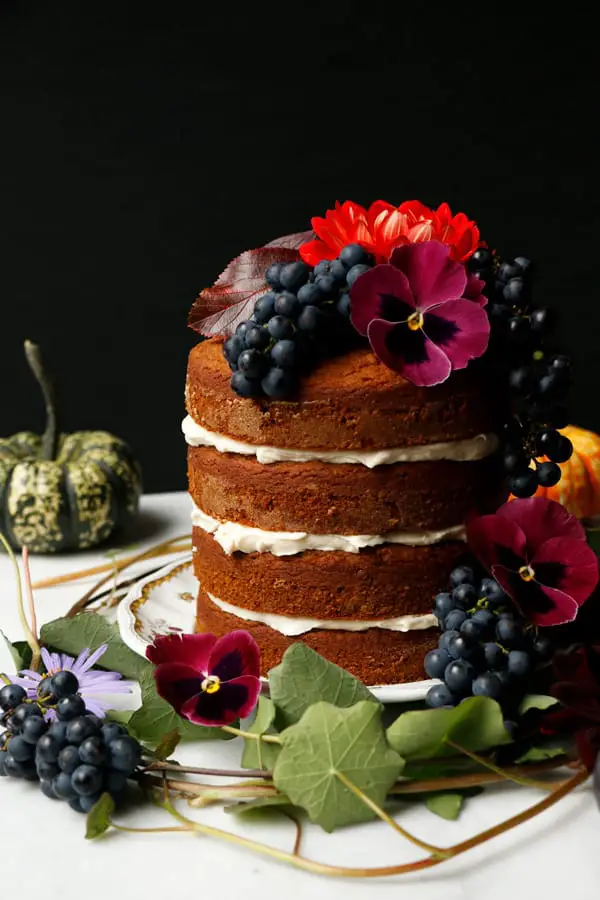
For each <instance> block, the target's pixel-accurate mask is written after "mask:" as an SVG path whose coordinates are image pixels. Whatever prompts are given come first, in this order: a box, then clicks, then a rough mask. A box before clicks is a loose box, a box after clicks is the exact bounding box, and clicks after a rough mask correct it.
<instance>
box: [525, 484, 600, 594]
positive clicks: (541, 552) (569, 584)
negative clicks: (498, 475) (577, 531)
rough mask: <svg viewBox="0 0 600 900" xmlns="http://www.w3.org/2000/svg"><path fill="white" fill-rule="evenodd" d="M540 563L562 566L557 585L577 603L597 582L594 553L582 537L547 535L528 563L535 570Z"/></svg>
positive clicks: (596, 566)
mask: <svg viewBox="0 0 600 900" xmlns="http://www.w3.org/2000/svg"><path fill="white" fill-rule="evenodd" d="M513 502H514V501H513ZM542 563H560V564H561V566H563V569H562V571H561V574H560V578H559V580H558V582H557V587H558V589H559V590H561V591H563V592H564V593H565V594H568V595H569V596H570V597H572V598H573V600H574V601H575V603H576V604H577V606H581V604H582V603H583V602H584V601H585V600H587V599H588V597H589V596H590V594H591V593H592V592H593V591H594V590H595V588H596V586H597V585H598V557H597V556H596V554H595V553H594V551H593V550H592V548H591V547H590V546H589V545H588V544H587V543H586V542H585V541H581V540H575V539H574V538H565V537H557V538H551V539H550V540H549V541H546V543H545V544H542V546H541V547H540V548H539V549H538V551H537V553H536V554H535V556H534V557H533V559H532V560H531V567H532V568H533V570H534V571H535V569H536V566H537V565H540V564H542Z"/></svg>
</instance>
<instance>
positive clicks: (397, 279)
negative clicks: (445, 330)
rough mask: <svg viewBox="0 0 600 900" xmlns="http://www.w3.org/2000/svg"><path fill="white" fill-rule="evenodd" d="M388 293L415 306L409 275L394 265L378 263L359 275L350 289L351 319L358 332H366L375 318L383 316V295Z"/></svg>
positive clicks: (411, 306)
mask: <svg viewBox="0 0 600 900" xmlns="http://www.w3.org/2000/svg"><path fill="white" fill-rule="evenodd" d="M386 294H387V295H389V296H390V297H397V298H398V300H401V301H402V302H403V303H407V304H408V305H409V306H410V308H411V309H414V308H415V302H414V300H413V296H412V293H411V290H410V285H409V283H408V279H407V278H406V275H404V274H403V273H402V272H400V270H399V269H396V268H395V267H394V266H388V265H381V266H375V267H374V268H373V269H370V270H369V271H368V272H365V273H364V274H363V275H361V276H360V278H357V279H356V281H355V282H354V284H353V285H352V290H351V291H350V299H351V303H350V319H351V321H352V325H353V326H354V328H356V330H357V331H358V333H359V334H367V329H368V327H369V323H370V322H372V321H373V319H382V318H383V316H382V306H381V296H382V295H386Z"/></svg>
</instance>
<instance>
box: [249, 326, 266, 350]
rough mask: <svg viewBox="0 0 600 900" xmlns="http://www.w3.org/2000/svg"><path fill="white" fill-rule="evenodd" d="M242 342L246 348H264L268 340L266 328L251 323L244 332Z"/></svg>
mask: <svg viewBox="0 0 600 900" xmlns="http://www.w3.org/2000/svg"><path fill="white" fill-rule="evenodd" d="M244 342H245V344H246V347H247V348H248V350H265V349H266V348H267V347H268V345H269V342H270V335H269V332H268V331H267V330H266V328H261V326H260V325H253V326H252V328H249V329H248V331H247V332H246V337H245V338H244Z"/></svg>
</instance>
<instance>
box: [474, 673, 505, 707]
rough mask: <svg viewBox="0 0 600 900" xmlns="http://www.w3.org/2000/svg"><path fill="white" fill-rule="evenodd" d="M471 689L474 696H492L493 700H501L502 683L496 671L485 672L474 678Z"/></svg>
mask: <svg viewBox="0 0 600 900" xmlns="http://www.w3.org/2000/svg"><path fill="white" fill-rule="evenodd" d="M471 691H472V692H473V696H474V697H491V699H492V700H499V699H500V695H501V694H502V684H501V681H500V679H499V678H498V675H497V674H496V673H495V672H484V673H483V675H479V676H478V677H477V678H476V679H475V680H474V682H473V684H472V685H471Z"/></svg>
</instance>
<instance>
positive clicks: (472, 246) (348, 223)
mask: <svg viewBox="0 0 600 900" xmlns="http://www.w3.org/2000/svg"><path fill="white" fill-rule="evenodd" d="M311 224H312V227H313V230H314V232H315V233H316V235H317V238H318V239H317V240H314V241H308V242H307V243H306V244H303V245H302V246H301V247H300V255H301V257H302V259H303V260H304V261H305V262H307V263H309V265H311V266H316V265H317V263H319V262H321V260H322V259H335V258H336V256H338V254H339V252H340V250H341V249H342V248H343V247H345V246H346V245H347V244H360V245H361V246H362V247H364V248H365V250H368V251H369V253H372V254H373V255H374V256H375V262H377V263H381V262H387V261H388V259H389V258H390V256H391V255H392V250H393V249H394V248H395V247H399V246H401V245H402V244H416V243H421V242H423V241H440V242H441V243H442V244H447V245H448V246H449V247H450V248H451V249H450V256H451V258H452V259H454V260H456V261H457V262H464V261H465V260H467V259H469V257H470V256H472V255H473V253H474V252H475V250H477V248H478V247H479V246H480V244H481V241H480V239H479V228H478V227H477V225H476V224H475V222H472V221H471V220H470V219H467V217H466V216H465V214H464V213H457V214H456V215H455V216H453V215H452V212H451V210H450V207H449V206H448V204H447V203H442V204H441V206H438V208H437V209H436V210H432V209H429V207H428V206H425V204H423V203H420V202H419V201H418V200H407V201H406V202H405V203H401V204H400V206H392V204H391V203H386V202H385V201H384V200H376V201H375V203H372V204H371V206H370V207H369V208H368V209H365V207H364V206H361V205H360V204H359V203H353V202H352V201H351V200H346V201H345V202H344V203H339V202H336V204H335V208H334V209H329V210H327V212H326V213H325V218H319V217H315V218H314V219H312V222H311Z"/></svg>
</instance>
